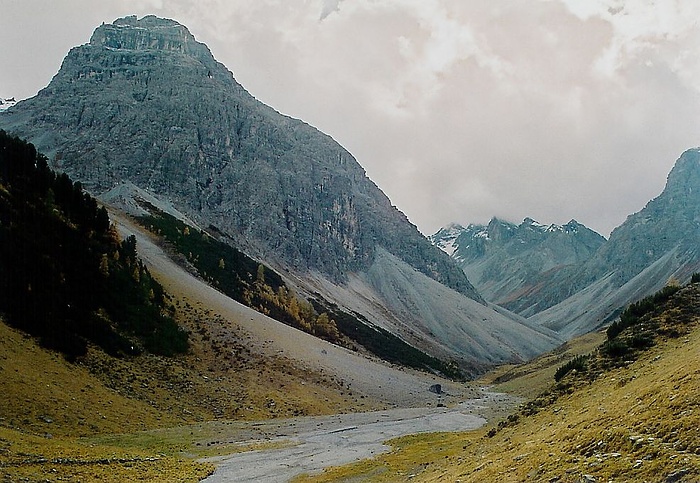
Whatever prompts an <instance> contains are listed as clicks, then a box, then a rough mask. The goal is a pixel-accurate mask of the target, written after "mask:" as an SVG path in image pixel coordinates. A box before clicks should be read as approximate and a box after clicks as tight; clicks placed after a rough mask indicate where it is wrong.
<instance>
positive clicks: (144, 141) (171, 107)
mask: <svg viewBox="0 0 700 483" xmlns="http://www.w3.org/2000/svg"><path fill="white" fill-rule="evenodd" d="M0 128H3V129H6V130H8V131H9V132H11V133H13V134H16V135H19V136H21V137H24V138H26V139H28V140H29V141H31V142H32V143H34V144H35V145H36V146H37V148H38V149H39V150H40V151H42V152H44V153H45V154H46V155H47V156H48V157H49V159H50V161H51V164H52V166H53V167H55V168H57V169H60V170H62V171H65V172H67V173H68V174H69V175H70V176H71V177H72V178H73V179H76V180H79V181H81V182H82V183H83V184H84V186H85V187H86V188H87V189H88V190H90V191H91V192H92V193H93V194H95V195H97V196H99V195H101V194H104V193H107V192H110V193H114V190H115V188H117V189H118V188H119V187H120V186H130V187H132V188H133V187H135V188H137V189H126V190H124V192H126V193H128V192H138V190H141V191H142V192H147V193H148V194H149V196H153V197H154V198H156V199H158V200H160V202H162V203H164V204H167V205H169V206H171V207H172V208H173V210H176V211H178V212H179V213H181V214H182V215H183V216H185V217H187V218H188V219H190V220H192V221H193V222H194V223H196V224H197V225H199V226H201V227H204V228H211V229H214V230H215V231H216V232H217V233H219V234H220V235H221V237H222V239H224V240H226V241H227V242H228V243H230V244H232V245H234V246H236V247H237V248H239V249H241V250H243V251H245V252H247V253H248V254H249V255H251V256H253V257H255V258H258V259H260V260H264V261H265V262H266V263H267V264H269V265H271V266H273V267H275V268H276V269H277V270H279V271H280V273H282V274H283V275H284V276H285V277H286V278H287V279H288V280H289V281H290V282H291V283H293V284H294V285H296V287H297V288H298V289H299V291H300V292H302V293H307V294H313V293H314V292H318V293H320V294H322V295H323V296H325V297H327V298H329V299H331V300H333V301H335V302H336V303H338V304H339V305H341V306H342V307H345V308H348V309H350V310H356V311H358V312H359V313H360V314H362V315H363V316H365V317H366V318H367V319H368V320H369V321H370V323H373V324H376V325H381V326H384V327H387V328H390V329H392V330H394V331H395V332H397V333H399V334H400V335H401V336H402V337H404V338H406V339H407V340H409V341H411V343H413V344H415V345H418V346H421V347H423V348H426V349H427V350H430V351H432V353H439V354H440V355H441V356H444V357H448V358H451V359H454V360H455V361H457V362H460V363H462V364H463V365H464V366H465V367H472V368H473V367H477V366H479V365H482V364H484V363H486V364H490V363H494V362H501V361H505V360H521V359H524V358H527V357H530V356H531V355H533V354H535V353H538V352H540V351H542V350H545V349H547V348H551V347H552V346H554V345H556V344H557V343H558V338H557V337H556V336H554V335H553V334H552V332H551V331H549V330H548V329H544V328H539V327H532V326H528V325H526V324H524V323H523V322H522V320H521V319H520V318H518V317H517V316H514V315H512V314H509V313H507V312H497V311H494V310H491V309H489V308H488V307H486V306H485V305H484V304H485V302H484V300H483V299H482V298H481V296H480V295H479V293H478V292H477V291H476V290H475V289H474V288H473V286H472V285H471V284H470V282H469V280H468V279H467V277H466V276H465V274H464V273H463V272H462V271H461V270H460V269H459V267H458V266H457V265H456V264H455V263H454V262H453V261H452V260H450V258H449V257H448V256H447V255H446V254H444V253H443V252H441V251H440V250H438V249H437V248H435V247H433V246H432V245H431V244H430V242H429V241H428V240H427V239H425V238H424V237H423V236H422V235H421V234H420V233H419V232H418V230H417V229H416V228H415V226H413V225H412V224H411V223H410V222H409V221H408V219H407V218H406V216H405V215H404V214H403V213H401V212H400V211H399V210H398V209H396V208H395V207H394V206H392V205H391V202H390V201H389V199H388V198H387V197H386V196H385V195H384V194H383V193H382V192H381V190H380V189H379V188H378V187H377V186H376V185H375V184H374V183H373V182H372V181H371V180H370V179H369V178H367V176H366V174H365V171H364V169H363V168H362V167H361V166H360V165H359V164H358V163H357V161H356V160H355V159H354V158H353V157H352V155H351V154H350V153H348V152H347V151H346V150H345V149H344V148H342V146H340V145H339V144H337V143H336V142H335V141H334V140H333V139H331V138H330V137H329V136H327V135H325V134H323V133H321V132H319V131H318V130H316V129H315V128H313V127H311V126H309V125H307V124H305V123H303V122H301V121H299V120H296V119H292V118H289V117H286V116H283V115H281V114H279V113H278V112H276V111H274V110H273V109H272V108H270V107H268V106H265V105H263V104H262V103H260V102H259V101H257V100H256V99H255V98H253V97H252V96H251V95H250V94H249V93H248V92H247V91H246V90H245V89H244V88H243V87H242V86H241V85H240V84H238V83H237V82H236V80H235V79H234V78H233V75H232V74H231V72H230V71H228V70H227V69H226V67H224V66H223V65H222V64H220V63H218V62H217V61H216V60H215V59H214V57H213V56H212V54H211V52H210V51H209V49H208V48H207V47H206V45H204V44H202V43H200V42H198V41H196V40H195V39H194V37H193V36H192V35H191V34H190V32H189V31H188V30H187V29H186V28H185V27H184V26H182V25H180V24H178V23H177V22H175V21H172V20H167V19H160V18H157V17H154V16H148V17H144V18H142V19H137V18H136V17H126V18H122V19H119V20H117V21H115V22H114V23H113V24H106V25H102V26H100V27H98V28H97V29H96V30H95V32H94V34H93V36H92V38H91V39H90V42H89V43H88V44H85V45H82V46H79V47H75V48H73V49H71V51H70V52H69V53H68V55H67V56H66V58H65V59H64V61H63V64H62V66H61V69H60V70H59V72H58V73H57V74H56V76H55V77H54V78H53V80H52V81H51V83H50V84H49V85H48V86H47V87H46V88H45V89H43V90H41V91H40V92H39V93H38V95H37V96H35V97H33V98H31V99H28V100H25V101H21V102H19V103H18V104H17V105H15V106H14V107H12V108H10V109H8V110H7V111H5V112H2V113H0ZM125 204H129V203H128V200H126V201H125ZM385 254H388V255H390V256H391V257H392V258H393V259H395V260H396V261H397V263H398V262H400V264H403V265H402V266H403V267H404V269H405V270H409V271H411V272H415V273H412V275H411V276H412V277H418V276H419V275H421V276H424V277H426V278H427V279H429V280H433V281H435V282H436V284H435V286H434V288H435V289H434V290H432V291H430V292H428V293H422V294H420V296H419V297H418V296H417V295H418V294H416V293H415V291H411V290H410V287H408V286H406V283H408V282H407V280H408V278H406V277H400V276H398V272H396V271H389V272H387V273H384V274H382V286H383V287H393V289H392V290H394V289H397V288H400V287H402V288H401V290H403V292H404V294H403V296H402V297H401V298H400V299H394V298H392V297H393V295H394V293H393V292H392V291H391V290H380V288H381V287H380V285H379V284H377V283H373V282H372V280H373V279H374V278H376V276H372V275H370V274H371V273H376V270H375V268H376V267H377V266H378V264H380V263H381V261H382V260H383V259H384V258H385ZM409 278H410V277H409ZM357 283H359V284H360V285H361V287H360V289H359V290H360V292H361V293H362V295H363V297H362V298H361V299H358V298H357V297H355V295H357V292H356V291H355V289H354V288H353V287H355V285H353V284H357ZM394 291H395V290H394ZM445 294H449V296H445V297H443V295H445ZM334 297H335V298H334ZM426 301H427V302H429V303H426ZM455 301H458V302H455ZM453 302H455V303H456V305H453V306H452V307H451V308H448V309H446V310H447V311H448V312H449V314H450V318H449V319H445V318H443V317H442V316H440V315H438V314H439V313H440V312H432V313H431V314H426V310H427V309H426V308H425V307H431V308H438V307H439V308H441V310H442V305H443V304H446V303H453ZM457 307H459V308H457ZM419 309H420V310H419ZM477 309H478V310H477ZM475 313H479V314H480V315H479V316H478V317H477V316H475V315H474V314H475ZM426 315H429V316H428V317H426ZM436 324H437V325H436ZM438 325H439V326H440V327H438ZM444 325H451V326H454V327H459V331H460V333H461V334H465V336H463V337H462V336H460V337H461V338H460V339H457V340H455V339H454V338H453V337H454V333H453V332H451V331H449V330H443V329H442V328H441V326H444ZM485 328H488V330H486V329H485ZM494 328H496V329H494ZM499 328H503V329H504V332H503V333H502V334H501V333H499V332H498V331H499V330H500V329H499ZM488 332H493V334H492V335H491V336H490V337H489V338H488V340H481V337H482V334H485V333H488ZM443 337H448V338H447V339H444V338H443ZM474 342H476V343H474ZM485 353H488V356H487V357H486V359H485V358H484V354H485Z"/></svg>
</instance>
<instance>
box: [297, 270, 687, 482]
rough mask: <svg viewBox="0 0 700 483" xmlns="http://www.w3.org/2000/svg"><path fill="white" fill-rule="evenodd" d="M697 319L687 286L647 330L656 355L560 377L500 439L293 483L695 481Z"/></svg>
mask: <svg viewBox="0 0 700 483" xmlns="http://www.w3.org/2000/svg"><path fill="white" fill-rule="evenodd" d="M699 319H700V285H698V284H695V285H694V286H691V287H687V288H685V289H683V290H682V291H681V292H679V293H678V294H677V295H676V296H675V297H673V298H672V299H671V301H670V302H669V303H668V304H667V306H666V309H665V310H664V311H663V312H660V313H658V314H655V315H654V320H653V321H652V320H651V318H650V320H648V321H647V322H645V323H652V322H653V323H658V326H659V328H660V329H661V330H660V331H659V332H658V334H659V335H658V336H657V338H656V345H655V346H653V347H651V348H649V349H648V350H646V351H644V352H640V353H639V354H637V359H636V361H635V362H626V361H621V362H622V363H621V364H617V365H611V366H609V367H608V368H607V370H606V371H604V372H602V373H599V374H598V375H597V377H596V378H595V379H594V380H591V379H589V378H588V376H587V375H585V374H583V375H581V374H576V373H572V374H569V375H567V376H565V377H564V378H563V379H562V384H563V389H564V390H563V391H562V392H561V393H560V394H559V395H558V396H557V397H555V398H553V399H552V401H551V404H549V405H545V406H543V407H540V408H539V410H538V411H537V412H536V413H534V414H531V415H529V416H526V415H520V416H518V417H516V416H512V417H511V418H510V421H509V423H508V424H506V425H505V426H504V425H501V428H500V429H499V430H496V428H495V427H493V426H492V427H491V428H484V429H482V430H480V431H476V432H473V433H464V434H459V433H452V434H430V435H416V436H408V437H404V438H399V439H396V440H393V441H392V442H391V444H392V445H393V447H394V450H393V451H392V452H391V453H389V454H387V455H382V456H380V457H378V458H376V459H373V460H366V461H362V462H359V463H357V464H355V465H351V466H347V467H341V468H335V469H331V470H329V471H327V472H326V473H324V474H322V475H319V476H316V477H303V478H299V480H298V481H313V482H326V481H333V482H336V481H347V482H349V481H352V482H362V481H367V482H369V481H372V482H399V481H407V480H410V481H421V482H438V481H461V482H481V481H501V482H509V481H553V482H554V481H556V482H572V483H573V482H579V481H622V482H627V481H648V482H663V481H688V482H690V481H698V480H700V360H699V358H698V354H700V327H699V325H700V324H699ZM668 328H673V329H674V330H673V331H668ZM592 363H593V361H592Z"/></svg>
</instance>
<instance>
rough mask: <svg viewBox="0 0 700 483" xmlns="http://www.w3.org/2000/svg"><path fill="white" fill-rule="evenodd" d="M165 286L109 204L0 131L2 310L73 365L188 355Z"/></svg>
mask: <svg viewBox="0 0 700 483" xmlns="http://www.w3.org/2000/svg"><path fill="white" fill-rule="evenodd" d="M167 306H168V304H167V303H166V295H165V294H164V292H163V288H162V287H161V285H160V284H159V283H158V282H157V281H156V280H154V279H153V278H152V277H151V275H150V274H149V272H148V270H147V269H146V267H145V266H144V265H143V263H142V262H141V261H140V260H139V259H138V257H137V256H136V240H135V239H134V238H133V237H130V238H127V239H126V240H123V241H122V240H120V238H119V236H118V234H117V232H116V230H115V229H114V228H113V227H112V226H110V220H109V216H108V214H107V210H106V209H105V208H104V207H100V206H98V204H97V202H96V200H95V199H94V198H92V197H91V196H90V195H89V194H87V193H85V192H84V191H83V189H82V186H81V185H80V183H77V182H76V183H73V182H72V181H71V179H70V178H69V177H68V176H67V175H65V174H56V173H54V172H53V171H52V170H51V169H50V168H49V167H48V164H47V159H46V157H45V156H43V155H42V154H39V153H37V151H36V149H35V147H34V146H33V145H32V144H30V143H27V142H25V141H23V140H20V139H18V138H16V137H12V136H10V135H8V134H7V133H6V132H4V131H2V130H0V313H2V314H3V315H4V319H5V320H6V321H7V322H8V323H10V324H11V325H13V326H15V327H17V328H19V329H22V330H24V331H26V332H28V333H29V334H31V335H32V336H35V337H37V338H38V340H39V341H40V343H41V344H42V345H44V346H45V347H47V348H51V349H54V350H57V351H60V352H62V353H63V354H64V355H65V356H66V357H67V358H68V359H75V358H76V357H79V356H81V355H83V354H85V353H86V351H87V348H88V344H89V343H92V344H95V345H97V346H99V347H101V348H102V349H103V350H104V351H105V352H107V353H108V354H110V355H114V356H126V355H135V354H138V353H140V352H141V351H143V350H147V351H150V352H153V353H156V354H162V355H174V354H176V353H182V352H185V351H187V348H188V336H187V333H186V332H184V331H183V330H181V329H179V327H178V325H177V324H176V322H175V321H174V320H173V318H172V314H171V313H170V312H169V311H168V308H167Z"/></svg>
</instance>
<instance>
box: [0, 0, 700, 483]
mask: <svg viewBox="0 0 700 483" xmlns="http://www.w3.org/2000/svg"><path fill="white" fill-rule="evenodd" d="M329 3H333V2H329ZM360 161H361V160H360ZM699 240H700V148H694V149H689V150H687V151H686V152H684V153H682V155H681V156H680V158H679V159H678V160H677V162H676V164H675V166H674V167H673V169H672V170H671V172H670V174H669V175H668V180H667V184H666V187H665V189H664V190H663V192H662V193H661V194H660V195H659V196H658V197H657V198H655V199H653V200H651V201H650V202H649V203H648V204H647V205H646V206H645V207H644V208H643V209H641V210H640V211H639V212H637V213H635V214H632V215H630V216H629V217H628V218H627V220H626V221H625V222H624V223H623V224H622V225H620V226H619V227H617V228H616V229H615V230H614V231H613V232H612V233H611V235H610V237H609V238H608V239H605V238H604V237H603V236H601V235H600V234H598V233H596V232H595V231H593V230H591V229H589V228H587V227H585V226H584V225H582V224H581V223H579V222H577V221H575V220H571V221H570V222H569V223H567V224H565V225H561V226H560V225H543V224H540V223H538V222H536V221H535V220H533V219H531V218H526V219H525V220H523V221H522V222H521V223H519V224H515V223H511V222H508V221H504V220H501V219H498V218H493V219H492V220H491V221H490V222H489V223H488V224H487V225H473V224H472V225H468V226H466V227H464V226H462V225H459V224H456V223H453V224H451V225H449V226H447V227H445V228H443V229H441V230H440V231H438V232H437V233H435V234H434V235H432V236H430V237H427V238H426V237H425V236H423V235H422V234H421V233H420V232H419V231H418V229H417V228H416V227H415V226H414V225H413V224H411V222H410V221H409V219H408V218H407V217H406V216H405V215H404V214H403V213H402V212H401V211H399V209H398V208H396V207H395V206H393V205H392V203H391V201H390V200H389V199H388V198H387V196H386V195H385V194H384V193H383V192H382V191H381V189H380V188H379V187H378V186H377V185H376V184H375V183H374V182H373V181H372V180H370V179H369V178H368V176H367V174H366V173H365V170H364V169H363V167H362V166H361V165H360V163H359V162H358V161H357V160H356V159H355V158H354V157H353V156H352V154H350V153H349V152H348V151H347V150H346V149H345V148H343V147H342V146H341V145H339V144H338V143H337V142H335V141H334V140H333V139H332V138H331V137H330V136H328V135H326V134H324V133H322V132H320V131H319V130H318V129H316V128H314V127H312V126H310V125H308V124H306V123H304V122H303V121H301V120H297V119H294V118H291V117H288V116H285V115H283V114H280V113H279V112H277V111H275V110H274V109H273V108H272V107H269V106H266V105H264V104H263V103H261V102H260V101H258V100H257V99H255V98H254V97H253V96H252V95H251V94H250V93H249V92H248V91H246V89H245V88H244V87H243V86H241V85H240V84H239V83H238V82H237V81H236V79H235V78H234V76H233V74H232V73H231V71H229V70H228V69H227V67H225V66H224V65H223V64H221V63H219V62H218V61H217V60H216V59H215V58H214V56H213V54H212V52H211V51H210V50H209V48H208V47H207V46H206V45H205V44H203V43H201V42H199V41H198V40H196V39H195V37H194V36H193V35H192V34H191V33H190V32H189V30H188V29H187V28H186V27H185V26H183V25H181V24H180V23H178V22H176V21H174V20H170V19H164V18H158V17H156V16H153V15H149V16H146V17H143V18H140V19H139V18H137V17H136V16H129V17H124V18H120V19H117V20H115V21H114V22H113V23H111V24H102V25H101V26H99V27H97V28H96V29H95V30H94V33H93V34H92V37H91V38H90V39H89V42H88V43H86V44H84V45H80V46H77V47H74V48H73V49H71V50H70V52H68V54H67V55H66V57H65V58H64V60H63V63H62V65H61V67H60V70H59V71H58V73H57V74H56V75H55V76H54V77H53V79H52V80H51V82H50V83H49V85H48V86H47V87H45V88H44V89H42V90H41V91H39V93H38V94H37V95H36V96H34V97H32V98H29V99H25V100H20V101H18V102H15V100H14V99H8V100H4V99H3V100H0V391H2V393H3V396H4V402H3V404H2V405H0V475H2V477H3V478H4V481H54V480H55V481H58V480H61V481H98V480H99V481H133V480H135V479H138V480H141V481H182V482H185V481H187V482H194V481H200V480H202V479H205V478H206V480H207V481H211V482H218V481H273V482H287V481H370V482H372V481H407V480H411V481H525V480H527V481H550V482H554V481H562V482H563V481H567V482H579V481H698V478H700V445H698V441H700V434H698V431H699V430H698V427H699V426H700V419H699V418H700V407H699V406H698V400H699V399H698V398H699V397H700V394H699V393H698V388H700V384H698V381H699V379H698V377H699V375H700V368H698V363H699V361H698V358H697V351H698V347H700V274H699V273H698V272H700V243H699ZM605 329H606V330H605ZM525 400H527V402H523V401H525ZM481 426H484V428H483V429H478V428H480V427H481ZM431 431H441V432H442V433H439V434H438V433H435V434H427V435H425V434H424V435H420V434H417V433H428V432H431ZM458 431H462V432H461V433H459V432H458ZM397 437H398V438H399V439H394V440H392V442H391V443H390V444H391V445H392V447H393V449H392V451H391V452H389V453H387V454H385V455H380V454H379V453H385V452H387V451H388V450H389V446H388V445H387V444H386V440H387V439H389V438H397ZM363 458H370V459H369V460H364V461H359V462H358V460H361V459H363ZM353 462H355V464H354V465H353V466H350V467H347V466H342V465H346V464H348V463H353ZM329 467H336V468H334V469H332V470H328V468H329ZM326 470H327V471H326Z"/></svg>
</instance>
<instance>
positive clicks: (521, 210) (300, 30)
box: [0, 0, 700, 233]
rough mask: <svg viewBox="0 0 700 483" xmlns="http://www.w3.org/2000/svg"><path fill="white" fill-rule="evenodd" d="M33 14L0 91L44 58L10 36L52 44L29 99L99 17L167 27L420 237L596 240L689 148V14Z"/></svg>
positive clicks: (693, 131)
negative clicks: (295, 124) (182, 32)
mask: <svg viewBox="0 0 700 483" xmlns="http://www.w3.org/2000/svg"><path fill="white" fill-rule="evenodd" d="M35 3H37V0H23V1H22V2H17V3H16V5H14V7H15V8H14V9H13V16H11V17H7V16H5V15H3V18H0V41H2V42H1V43H2V45H12V47H13V49H14V50H17V51H18V53H17V55H14V54H13V53H10V54H7V56H8V57H11V58H10V59H4V60H5V64H6V65H7V69H3V71H2V72H0V88H2V90H4V91H5V93H4V94H3V95H6V96H11V95H13V94H14V92H12V87H11V86H18V87H16V88H17V89H20V88H22V89H26V85H27V84H31V82H33V80H32V79H33V77H32V76H33V74H29V73H28V74H27V75H24V76H23V78H22V79H14V78H13V77H12V76H11V75H10V74H8V72H12V71H13V69H19V67H18V66H20V65H22V64H21V62H22V59H25V61H24V62H25V63H26V59H35V58H36V56H37V55H44V54H43V53H42V52H41V47H40V46H39V45H38V44H37V43H36V42H34V43H32V42H33V41H32V39H31V38H30V37H27V36H25V37H17V36H16V37H10V35H11V32H12V31H13V29H15V30H18V32H19V29H18V28H17V27H15V26H16V25H23V24H27V23H28V22H31V23H32V24H33V25H35V26H36V28H37V29H40V30H41V31H42V32H48V36H49V37H50V40H51V41H50V42H47V41H46V40H44V39H43V38H42V40H41V42H42V44H44V45H46V44H51V45H50V48H53V49H54V50H52V52H53V53H52V54H51V55H53V56H54V57H56V58H55V59H53V57H52V59H53V60H52V62H53V63H52V64H51V66H49V67H50V68H49V69H47V71H46V73H44V74H42V75H43V76H44V77H42V78H41V79H43V80H38V81H36V82H37V84H35V85H36V87H35V89H38V88H39V87H42V85H41V83H42V82H43V83H44V84H45V83H46V82H48V80H49V79H50V75H52V74H53V72H55V70H56V69H57V68H58V65H59V64H60V60H61V58H62V56H63V55H65V52H67V50H68V48H70V47H71V46H73V45H77V44H79V43H83V42H85V41H87V39H88V38H89V32H90V31H91V30H92V28H94V27H95V26H96V25H99V23H100V22H101V21H111V20H113V19H114V18H116V17H117V16H122V15H127V14H131V13H135V14H138V15H145V14H147V13H155V14H157V15H162V16H166V17H170V18H174V19H176V20H178V21H180V22H182V23H183V24H185V25H186V26H188V27H189V28H190V30H191V31H192V32H193V33H194V34H195V35H196V37H197V38H198V39H199V40H200V41H203V42H205V43H207V44H208V45H209V46H210V48H211V50H212V52H213V53H214V55H215V56H216V57H217V59H218V60H219V61H221V62H223V63H224V64H225V65H227V66H228V67H229V68H230V69H231V70H232V71H233V72H234V75H235V76H236V78H237V79H238V80H239V82H241V83H242V84H243V85H244V86H245V87H246V88H247V89H248V90H249V91H250V92H251V93H252V94H254V95H255V96H257V97H258V98H260V99H261V100H263V101H264V102H266V103H267V104H270V105H272V106H273V107H275V108H276V109H279V110H281V111H282V112H284V113H287V114H290V115H293V116H295V117H299V118H302V119H304V120H305V121H307V122H309V123H311V124H313V125H315V126H317V127H319V128H320V129H321V130H323V131H325V132H327V133H329V134H331V135H332V136H334V137H335V138H336V139H337V140H339V141H340V142H341V143H342V144H343V145H345V146H346V147H347V148H348V149H349V150H350V151H351V152H352V153H353V154H354V155H355V156H356V157H357V159H358V161H359V162H360V163H361V164H362V165H363V166H364V167H365V168H366V170H367V172H368V174H369V175H370V176H371V177H372V179H373V180H374V181H375V182H377V184H378V185H379V186H380V187H381V188H382V189H383V190H384V191H385V192H386V193H387V194H388V195H389V196H390V198H391V199H392V201H393V203H394V204H396V205H397V206H398V207H399V208H401V209H402V210H403V211H405V212H406V214H407V215H408V216H409V218H410V219H411V220H412V221H413V222H415V223H417V224H418V226H419V227H420V228H421V229H422V230H423V231H424V232H425V233H430V232H432V231H434V230H436V229H437V228H438V227H439V226H440V225H444V224H447V223H448V222H450V221H458V222H462V223H468V222H483V221H487V220H488V218H490V217H491V216H492V215H498V216H501V217H504V218H507V219H511V220H514V221H518V220H519V219H522V218H523V217H525V216H532V217H533V218H535V219H538V220H540V221H541V222H543V223H550V222H567V221H568V220H569V219H571V218H577V219H579V221H581V222H583V223H586V224H589V225H591V226H592V227H593V228H596V229H598V230H600V231H602V232H604V233H607V232H609V231H610V229H612V228H613V227H614V226H615V225H617V224H619V223H621V222H622V221H624V219H625V216H626V215H627V214H629V213H631V212H632V211H635V210H638V209H640V208H641V207H642V206H643V205H644V203H645V202H646V201H648V200H649V199H650V198H651V197H653V196H655V195H657V194H658V193H659V192H660V190H661V188H662V186H663V183H664V180H665V175H666V174H667V172H668V170H669V169H670V167H671V165H672V163H673V161H674V160H675V158H676V157H677V156H678V155H680V153H681V151H682V150H683V149H685V148H689V147H692V146H695V145H698V144H700V142H699V141H698V137H699V136H700V81H699V80H698V79H700V55H698V54H700V53H699V52H698V49H700V47H698V46H700V32H699V28H698V25H697V19H698V18H700V3H698V2H690V1H688V2H682V1H672V0H657V1H656V2H654V4H653V6H651V4H650V2H648V1H646V0H624V1H623V0H540V1H532V0H509V1H505V0H491V1H485V2H454V1H448V0H382V1H376V0H352V1H344V0H274V1H273V0H208V1H199V2H191V1H187V0H170V1H168V2H162V3H161V2H159V1H146V0H121V1H116V0H104V1H101V2H89V1H87V0H70V1H68V0H59V1H56V2H51V3H50V4H49V6H48V7H45V8H43V9H39V10H38V11H39V13H37V6H36V5H35ZM24 5H27V6H26V7H24ZM32 7H33V8H32ZM25 8H26V10H23V9H25ZM22 12H24V15H25V20H24V21H23V20H22V17H21V15H22V14H23V13H22ZM319 19H321V20H322V21H319ZM65 25H70V26H71V29H69V30H70V32H67V31H66V28H65ZM62 32H63V33H62ZM66 32H67V33H66ZM71 32H73V33H71ZM76 32H82V33H80V35H78V34H77V33H76ZM20 33H21V32H19V33H18V34H17V35H20ZM62 36H63V37H62ZM63 38H65V39H66V40H65V43H63V44H61V42H59V41H58V40H60V39H63ZM25 44H26V45H25ZM47 48H48V47H47ZM23 49H26V50H23ZM37 51H38V52H40V54H35V53H34V52H37ZM30 52H31V53H30ZM47 52H48V51H47ZM46 55H48V54H46ZM35 63H37V64H38V63H43V61H41V62H35ZM38 78H39V77H37V79H38ZM4 86H8V87H9V89H5V87H4ZM8 90H9V92H7V91H8Z"/></svg>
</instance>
